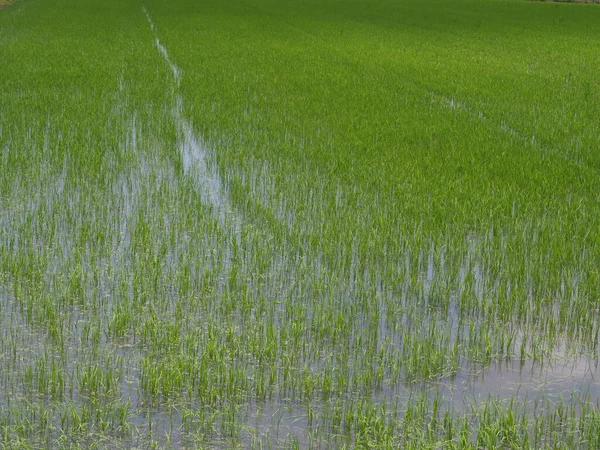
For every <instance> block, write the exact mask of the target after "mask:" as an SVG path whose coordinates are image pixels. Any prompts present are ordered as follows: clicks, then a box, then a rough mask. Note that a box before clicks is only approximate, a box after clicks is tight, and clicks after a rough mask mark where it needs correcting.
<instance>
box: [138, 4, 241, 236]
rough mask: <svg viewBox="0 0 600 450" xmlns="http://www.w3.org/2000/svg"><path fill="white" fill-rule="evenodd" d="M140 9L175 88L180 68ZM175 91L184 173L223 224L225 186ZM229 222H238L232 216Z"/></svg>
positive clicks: (174, 114)
mask: <svg viewBox="0 0 600 450" xmlns="http://www.w3.org/2000/svg"><path fill="white" fill-rule="evenodd" d="M142 9H143V11H144V13H145V15H146V19H147V20H148V24H149V26H150V29H151V31H152V33H153V34H154V38H155V45H156V48H157V49H158V51H159V52H160V54H161V55H162V57H163V59H164V60H165V62H166V63H167V65H168V66H169V68H170V69H171V71H172V72H173V77H174V79H175V83H176V89H178V88H179V85H180V81H181V74H182V71H181V69H180V68H179V67H178V66H177V65H176V64H175V63H174V62H173V61H172V60H171V58H170V56H169V53H168V51H167V49H166V47H165V46H164V45H163V44H162V42H161V41H160V39H159V37H158V32H157V29H156V25H155V24H154V22H153V20H152V17H151V16H150V13H149V12H148V10H147V9H146V8H145V7H143V8H142ZM175 92H176V94H175V106H174V107H173V110H172V118H173V121H174V123H175V125H176V128H177V133H178V146H179V152H180V156H181V160H182V164H183V171H184V174H185V175H186V176H187V177H189V178H190V179H192V180H193V182H194V185H195V187H196V188H197V189H198V192H199V194H200V197H201V199H202V202H203V203H204V204H206V205H209V206H210V207H211V208H212V210H213V213H214V214H215V215H216V216H217V218H218V220H219V223H220V224H221V225H224V224H225V221H226V219H227V217H228V216H231V215H232V208H231V201H230V199H229V195H228V193H227V189H226V188H225V186H224V184H223V182H222V180H221V176H220V175H219V172H218V170H217V168H216V165H215V163H214V161H213V159H214V158H213V157H212V155H211V149H210V148H209V146H208V145H207V143H206V142H205V140H204V139H203V138H202V136H199V135H198V134H197V133H196V132H195V130H194V127H193V126H192V124H191V122H190V121H189V120H188V119H187V118H186V117H185V116H184V114H183V111H184V103H183V98H182V96H181V94H180V93H178V92H177V90H176V91H175ZM233 222H238V221H237V220H235V218H234V220H233ZM236 228H239V226H236Z"/></svg>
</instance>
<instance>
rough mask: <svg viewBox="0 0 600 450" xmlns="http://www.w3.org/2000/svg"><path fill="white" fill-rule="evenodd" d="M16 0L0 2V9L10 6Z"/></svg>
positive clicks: (2, 0)
mask: <svg viewBox="0 0 600 450" xmlns="http://www.w3.org/2000/svg"><path fill="white" fill-rule="evenodd" d="M17 1H18V0H0V9H2V8H7V7H9V6H12V5H13V4H14V3H15V2H17Z"/></svg>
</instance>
